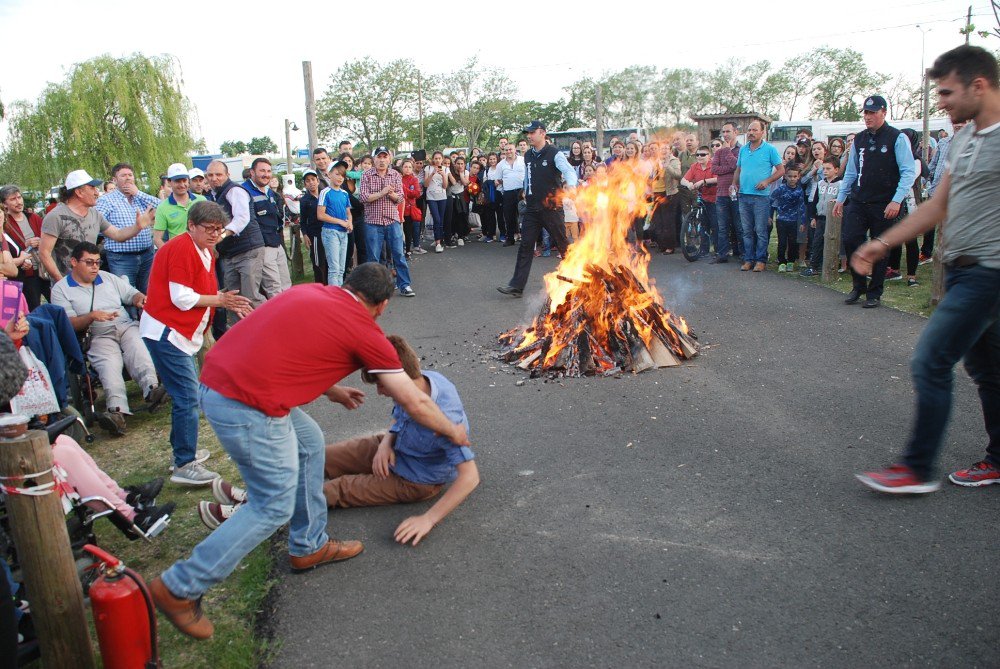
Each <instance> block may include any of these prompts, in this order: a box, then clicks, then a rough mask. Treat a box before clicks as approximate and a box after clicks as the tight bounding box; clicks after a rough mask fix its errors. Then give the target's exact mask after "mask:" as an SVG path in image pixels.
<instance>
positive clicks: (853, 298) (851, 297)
mask: <svg viewBox="0 0 1000 669" xmlns="http://www.w3.org/2000/svg"><path fill="white" fill-rule="evenodd" d="M860 299H861V291H860V290H858V289H856V288H855V289H854V290H852V291H851V292H849V293H848V294H847V297H846V298H844V304H857V303H858V300H860Z"/></svg>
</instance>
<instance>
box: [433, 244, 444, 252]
mask: <svg viewBox="0 0 1000 669" xmlns="http://www.w3.org/2000/svg"><path fill="white" fill-rule="evenodd" d="M434 253H444V247H443V246H441V243H440V242H438V243H437V244H435V245H434Z"/></svg>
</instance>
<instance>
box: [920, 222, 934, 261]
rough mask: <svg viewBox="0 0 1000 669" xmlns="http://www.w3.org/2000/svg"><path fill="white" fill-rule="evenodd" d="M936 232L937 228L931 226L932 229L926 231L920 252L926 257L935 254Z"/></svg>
mask: <svg viewBox="0 0 1000 669" xmlns="http://www.w3.org/2000/svg"><path fill="white" fill-rule="evenodd" d="M935 232H936V230H935V229H934V228H931V229H930V230H928V231H927V232H925V233H924V239H923V242H922V243H921V245H920V252H921V253H922V254H923V255H924V257H925V258H930V257H931V256H932V255H934V233H935Z"/></svg>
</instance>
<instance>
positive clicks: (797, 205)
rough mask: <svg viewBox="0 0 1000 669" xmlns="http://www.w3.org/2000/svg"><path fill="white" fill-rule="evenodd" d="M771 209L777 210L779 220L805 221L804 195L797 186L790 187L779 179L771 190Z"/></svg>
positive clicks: (799, 222) (800, 222)
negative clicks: (776, 185)
mask: <svg viewBox="0 0 1000 669" xmlns="http://www.w3.org/2000/svg"><path fill="white" fill-rule="evenodd" d="M771 209H773V210H775V211H776V212H778V220H779V221H792V222H794V223H798V224H800V225H802V224H804V223H805V222H806V195H805V193H803V192H802V189H801V188H799V187H798V186H796V187H795V188H792V187H791V186H789V185H788V184H787V183H785V181H781V182H780V183H779V184H778V187H777V188H775V189H774V190H773V191H771Z"/></svg>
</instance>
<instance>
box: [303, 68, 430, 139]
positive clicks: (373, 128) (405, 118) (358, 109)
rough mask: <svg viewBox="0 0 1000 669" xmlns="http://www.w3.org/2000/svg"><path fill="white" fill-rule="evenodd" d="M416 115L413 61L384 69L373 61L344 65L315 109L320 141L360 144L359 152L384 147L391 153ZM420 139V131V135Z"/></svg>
mask: <svg viewBox="0 0 1000 669" xmlns="http://www.w3.org/2000/svg"><path fill="white" fill-rule="evenodd" d="M416 112H417V68H416V66H415V65H414V64H413V61H411V60H394V61H392V62H390V63H387V64H385V65H382V64H381V63H379V62H377V61H375V60H373V59H372V58H369V57H365V58H362V59H361V60H355V61H351V62H349V63H345V64H344V65H342V66H341V67H340V68H339V69H338V70H337V71H336V72H334V73H333V75H332V76H331V77H330V86H329V88H327V90H326V93H324V94H323V97H322V98H320V100H319V101H318V103H317V113H316V122H317V126H318V131H319V135H320V138H321V139H324V140H326V141H329V142H334V143H336V141H338V140H339V139H342V138H344V137H351V138H355V139H357V140H359V144H360V145H361V146H362V148H368V149H371V148H372V147H374V146H376V145H378V144H382V143H384V144H385V145H386V146H389V147H390V148H395V147H397V146H399V143H400V142H401V141H402V140H403V138H404V137H405V136H406V135H407V134H408V131H409V130H411V129H412V121H413V117H414V116H416ZM418 134H419V131H418Z"/></svg>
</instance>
